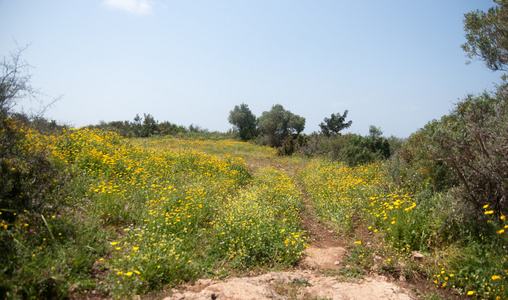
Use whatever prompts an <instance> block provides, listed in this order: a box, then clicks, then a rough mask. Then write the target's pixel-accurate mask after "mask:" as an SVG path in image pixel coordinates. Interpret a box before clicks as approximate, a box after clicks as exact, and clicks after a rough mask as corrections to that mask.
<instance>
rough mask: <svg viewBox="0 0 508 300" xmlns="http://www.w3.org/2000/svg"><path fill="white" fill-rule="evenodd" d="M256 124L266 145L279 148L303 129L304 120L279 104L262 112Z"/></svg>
mask: <svg viewBox="0 0 508 300" xmlns="http://www.w3.org/2000/svg"><path fill="white" fill-rule="evenodd" d="M257 123H258V126H259V130H260V131H261V132H262V133H263V134H264V138H265V141H266V143H267V144H268V145H270V146H276V147H279V146H281V145H282V143H283V142H284V140H285V139H286V138H287V137H289V135H291V134H298V133H300V132H302V131H303V130H304V129H305V118H304V117H301V116H298V115H295V114H293V113H292V112H290V111H289V110H285V109H284V107H283V106H282V105H280V104H276V105H274V106H272V109H271V110H269V111H264V112H263V114H262V115H261V116H260V117H259V118H258V120H257Z"/></svg>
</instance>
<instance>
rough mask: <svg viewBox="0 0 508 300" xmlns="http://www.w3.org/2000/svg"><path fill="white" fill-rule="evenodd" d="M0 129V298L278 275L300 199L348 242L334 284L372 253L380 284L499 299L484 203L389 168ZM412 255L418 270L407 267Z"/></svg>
mask: <svg viewBox="0 0 508 300" xmlns="http://www.w3.org/2000/svg"><path fill="white" fill-rule="evenodd" d="M4 125H5V124H4ZM5 126H10V127H8V131H9V130H10V131H9V132H14V133H16V132H17V133H19V134H18V135H12V136H16V139H14V138H13V143H12V144H10V147H12V149H14V150H16V151H18V152H16V151H14V150H13V153H21V154H18V156H16V157H3V158H2V160H1V161H0V163H1V164H2V165H1V166H2V168H3V169H1V170H2V172H3V173H1V174H3V175H2V176H4V177H2V180H14V179H12V178H17V179H16V180H18V181H17V182H19V183H21V184H11V185H8V184H6V185H4V190H2V192H5V191H6V187H7V186H9V187H15V186H19V187H20V190H14V189H12V190H9V191H8V192H9V193H11V192H12V193H11V194H8V195H14V194H13V193H14V192H16V191H17V194H16V197H17V198H16V197H11V198H8V199H7V198H5V199H2V201H1V202H0V203H1V204H2V206H1V207H0V212H1V214H0V241H1V243H0V251H1V253H6V255H5V259H2V260H1V261H0V297H1V298H34V299H36V298H48V297H50V296H54V297H56V298H65V297H68V296H70V295H74V296H77V295H84V294H86V293H89V292H90V291H92V290H93V291H95V292H96V293H100V294H102V295H104V296H108V297H120V296H126V295H134V294H145V293H151V292H156V291H158V290H161V289H164V288H167V287H171V286H175V285H178V284H181V283H184V282H192V281H193V280H196V279H197V278H201V277H212V278H225V277H228V276H231V275H241V274H246V273H247V271H248V270H253V269H255V270H271V269H282V268H288V267H291V266H293V265H294V264H295V263H297V262H298V260H299V259H300V258H301V256H302V251H303V250H304V249H305V247H306V246H307V243H308V242H307V237H306V236H307V233H305V232H304V231H303V230H302V227H301V219H300V217H299V216H300V211H301V210H302V208H303V202H302V197H301V194H300V192H299V191H300V190H301V189H305V191H306V194H307V195H308V197H309V198H310V201H311V204H312V205H313V210H314V211H316V216H314V217H316V218H317V219H319V220H321V221H323V222H324V223H325V224H331V225H332V226H333V229H334V230H336V231H338V232H340V233H341V234H343V235H345V236H347V239H348V240H352V241H353V242H352V243H351V244H352V246H351V247H350V251H349V254H348V257H347V258H346V260H345V264H346V265H348V266H349V267H348V268H344V269H343V270H341V272H339V273H341V274H342V275H345V276H349V277H361V276H364V275H365V274H367V273H368V272H371V271H372V267H373V257H377V256H379V257H381V258H382V259H381V260H380V261H379V259H377V261H378V271H379V272H384V273H385V274H397V275H404V276H405V277H406V278H408V279H410V278H412V277H417V276H426V277H427V278H428V279H429V282H430V283H431V284H433V285H435V286H436V287H438V288H450V289H453V290H455V291H457V292H458V293H460V294H468V293H469V294H471V293H472V294H473V296H475V295H476V296H479V297H483V298H492V299H495V298H496V297H501V298H506V297H507V292H506V290H505V285H506V281H507V280H506V276H507V275H506V273H507V272H508V271H507V270H508V263H507V250H506V246H507V245H508V238H507V233H505V232H504V230H505V226H506V225H505V224H506V223H505V221H506V220H505V218H504V217H503V216H500V215H496V214H495V212H492V214H491V210H490V208H489V207H486V208H485V209H484V213H483V214H482V215H481V216H473V217H471V215H468V214H467V213H465V211H467V207H466V206H464V205H463V203H462V202H461V201H460V199H457V198H456V196H455V195H454V193H453V190H448V191H442V192H440V193H436V192H431V191H429V190H427V189H426V188H425V185H424V184H422V183H421V182H411V180H412V179H407V178H405V179H404V180H405V181H404V183H403V184H400V182H398V181H397V180H395V179H396V178H395V179H394V176H393V174H398V173H400V174H402V173H404V172H405V171H404V170H399V171H397V172H394V168H402V166H395V167H394V165H390V164H389V163H388V162H387V163H384V164H383V163H375V164H372V165H368V166H359V167H356V168H350V167H347V166H345V165H342V164H338V163H336V162H330V161H327V160H323V159H304V158H299V157H292V158H280V157H277V156H276V155H275V152H276V151H275V150H274V149H270V148H266V147H260V146H257V145H254V144H251V143H243V142H237V141H233V140H228V139H218V140H209V139H205V138H202V137H201V138H197V137H196V138H186V139H180V138H172V137H167V138H160V137H155V138H150V139H134V140H126V139H122V138H120V137H119V136H117V135H115V134H112V133H107V132H102V131H98V130H87V129H82V130H69V131H66V132H64V133H62V134H61V135H57V136H50V135H42V134H39V133H37V132H33V131H30V130H27V129H25V128H21V127H16V125H15V124H11V123H8V124H7V125H5ZM33 157H39V158H40V162H39V163H36V164H34V163H30V162H31V161H33ZM50 172H51V174H53V175H54V176H53V175H52V176H42V177H37V178H41V181H40V182H38V184H37V185H36V186H38V187H40V188H38V189H35V188H34V185H31V184H28V183H30V182H32V181H31V180H34V179H33V178H34V175H33V174H50ZM9 176H10V177H9ZM14 176H18V177H14ZM415 178H418V177H415ZM399 179H400V178H399ZM13 191H14V192H13ZM37 191H38V192H37ZM37 193H38V194H37ZM6 195H7V194H6ZM36 196H37V197H36ZM16 199H24V201H25V200H26V201H25V202H16V201H17V200H16ZM16 203H18V204H17V206H16ZM20 203H23V205H21V204H20ZM358 228H361V229H362V230H363V232H361V231H362V230H359V229H358ZM507 230H508V229H507ZM369 239H371V240H373V241H374V240H375V241H376V242H380V243H381V244H380V245H377V246H376V247H374V246H368V245H367V240H369ZM355 241H356V242H358V243H354V242H355ZM412 251H420V252H422V253H424V254H426V258H425V260H424V261H423V262H421V263H418V262H415V261H414V259H412V257H411V252H412ZM399 263H401V264H399ZM401 265H405V266H406V267H401Z"/></svg>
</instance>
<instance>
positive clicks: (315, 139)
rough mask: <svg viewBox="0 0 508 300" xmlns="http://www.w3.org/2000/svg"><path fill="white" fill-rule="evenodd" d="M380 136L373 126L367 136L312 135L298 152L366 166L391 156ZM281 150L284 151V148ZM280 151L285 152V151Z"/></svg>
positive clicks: (385, 140)
mask: <svg viewBox="0 0 508 300" xmlns="http://www.w3.org/2000/svg"><path fill="white" fill-rule="evenodd" d="M374 129H375V130H377V131H375V130H374ZM373 130H374V131H373ZM381 134H382V133H381V131H379V129H377V128H375V127H374V126H371V133H370V134H369V135H368V136H361V135H358V134H351V133H349V134H345V135H341V134H335V135H329V136H328V135H325V134H319V135H318V134H313V135H310V136H308V137H306V138H305V143H301V144H299V148H298V150H299V152H300V153H302V154H304V155H306V156H310V157H316V156H322V157H328V158H330V159H332V160H337V161H342V162H345V163H347V164H348V165H349V166H356V165H361V164H368V163H371V162H374V161H376V160H383V159H387V158H389V157H390V156H391V150H390V142H389V140H388V139H387V138H384V137H382V136H381ZM394 141H396V142H397V145H399V144H400V142H399V141H398V140H396V139H394ZM295 145H296V144H295ZM290 146H291V144H288V145H287V146H286V148H290ZM282 148H283V149H285V147H284V146H283V147H282ZM280 151H283V152H284V151H285V152H287V151H286V150H280Z"/></svg>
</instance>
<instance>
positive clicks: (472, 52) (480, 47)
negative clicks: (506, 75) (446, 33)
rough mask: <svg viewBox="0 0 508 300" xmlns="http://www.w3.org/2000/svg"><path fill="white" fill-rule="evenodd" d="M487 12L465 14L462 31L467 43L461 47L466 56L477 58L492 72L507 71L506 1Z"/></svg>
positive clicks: (499, 2) (507, 0)
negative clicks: (464, 33)
mask: <svg viewBox="0 0 508 300" xmlns="http://www.w3.org/2000/svg"><path fill="white" fill-rule="evenodd" d="M494 2H495V3H496V4H497V5H496V6H494V7H491V8H490V9H489V10H488V11H487V12H484V11H480V10H476V11H472V12H469V13H467V14H465V15H464V16H465V18H464V30H465V32H466V38H467V43H465V44H463V45H462V49H464V51H466V53H467V56H468V57H469V58H471V59H475V58H479V59H481V60H482V61H483V62H484V63H485V65H486V66H487V67H488V68H489V69H491V70H494V71H497V70H504V71H506V70H507V68H506V67H507V64H508V0H494Z"/></svg>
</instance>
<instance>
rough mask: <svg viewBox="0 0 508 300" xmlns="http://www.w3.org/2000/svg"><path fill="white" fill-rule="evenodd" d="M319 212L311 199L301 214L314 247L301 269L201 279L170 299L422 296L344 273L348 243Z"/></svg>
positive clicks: (378, 278) (374, 278) (385, 282)
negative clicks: (319, 218) (316, 213)
mask: <svg viewBox="0 0 508 300" xmlns="http://www.w3.org/2000/svg"><path fill="white" fill-rule="evenodd" d="M293 171H294V170H293ZM290 173H293V174H294V172H290ZM304 198H305V197H304ZM306 201H307V200H306ZM313 216H314V212H313V210H312V207H311V206H310V204H309V203H306V210H305V211H304V212H303V213H302V215H301V217H302V223H303V226H304V229H305V230H306V231H307V232H308V233H309V240H310V245H311V246H310V247H309V248H308V249H307V250H306V253H305V257H304V258H303V259H302V261H301V262H300V263H299V264H298V266H296V268H295V269H292V270H287V271H285V272H284V271H282V272H269V273H266V274H262V275H258V276H252V277H233V278H229V279H227V280H212V279H201V280H198V281H197V282H196V283H195V284H193V285H185V286H181V287H179V288H177V289H173V290H172V291H171V294H170V295H169V296H167V297H165V298H164V300H190V299H195V300H201V299H202V300H205V299H207V300H209V299H212V300H213V299H217V300H247V299H253V300H254V299H256V300H263V299H316V300H317V299H334V300H335V299H400V300H402V299H417V298H416V296H415V295H413V294H412V293H411V292H410V291H409V290H407V289H405V288H403V287H400V286H398V285H396V284H394V283H393V282H390V281H389V280H388V279H387V278H385V277H383V276H370V277H365V278H363V279H359V280H353V279H351V278H348V277H343V276H339V275H338V273H339V271H340V268H343V266H342V261H343V259H344V257H345V255H346V254H347V250H346V248H344V247H342V246H343V244H344V242H342V245H341V241H340V240H339V238H338V236H337V234H334V233H333V232H332V231H329V230H327V229H326V228H324V226H323V225H322V224H320V223H319V222H316V221H315V220H314V219H313Z"/></svg>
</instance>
